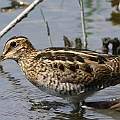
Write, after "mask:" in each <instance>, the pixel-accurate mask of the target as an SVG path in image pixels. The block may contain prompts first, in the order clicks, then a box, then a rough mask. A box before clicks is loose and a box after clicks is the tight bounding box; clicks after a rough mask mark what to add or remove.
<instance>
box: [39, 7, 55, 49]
mask: <svg viewBox="0 0 120 120" xmlns="http://www.w3.org/2000/svg"><path fill="white" fill-rule="evenodd" d="M40 12H41V14H42V17H43V20H44V23H45V26H46V28H47V34H48V40H49V41H50V46H51V47H52V46H53V45H52V40H51V37H50V29H49V26H48V22H47V21H46V19H45V17H44V14H43V11H42V9H41V8H40Z"/></svg>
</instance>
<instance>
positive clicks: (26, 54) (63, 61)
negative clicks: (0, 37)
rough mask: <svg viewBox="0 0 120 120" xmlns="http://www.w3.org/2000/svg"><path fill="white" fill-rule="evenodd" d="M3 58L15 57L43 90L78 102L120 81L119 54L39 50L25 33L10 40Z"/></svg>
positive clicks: (61, 49) (30, 77) (29, 77)
mask: <svg viewBox="0 0 120 120" xmlns="http://www.w3.org/2000/svg"><path fill="white" fill-rule="evenodd" d="M0 59H1V61H3V60H5V59H13V60H15V61H16V62H17V63H18V65H19V66H20V68H21V69H22V72H23V73H24V75H25V76H26V78H27V79H28V80H29V81H30V82H31V83H32V84H34V85H35V86H37V87H38V88H40V89H41V90H42V91H45V92H47V93H49V94H52V95H55V96H60V97H63V98H68V99H73V100H75V101H78V100H84V99H85V98H86V97H87V96H89V95H91V94H92V93H94V92H96V91H98V90H100V89H103V88H106V87H108V86H111V85H116V84H119V83H120V80H119V78H120V62H119V61H120V57H117V56H112V55H107V54H101V53H98V52H94V51H90V50H77V49H73V48H46V49H43V50H37V49H35V48H34V47H33V45H32V44H31V43H30V41H29V40H28V38H26V37H23V36H17V37H16V36H15V37H13V38H11V39H9V40H8V41H7V42H6V44H5V47H4V49H3V52H2V54H1V57H0ZM76 98H77V99H76Z"/></svg>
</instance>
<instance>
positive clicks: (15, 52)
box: [0, 36, 35, 61]
mask: <svg viewBox="0 0 120 120" xmlns="http://www.w3.org/2000/svg"><path fill="white" fill-rule="evenodd" d="M34 49H35V48H34V47H33V45H32V44H31V43H30V41H29V40H28V38H26V37H24V36H15V37H12V38H10V39H9V40H8V41H7V42H6V44H5V46H4V49H3V52H2V54H0V61H3V60H6V59H13V60H15V61H17V60H18V59H19V58H20V57H22V56H23V55H25V54H27V53H29V52H31V51H32V50H34Z"/></svg>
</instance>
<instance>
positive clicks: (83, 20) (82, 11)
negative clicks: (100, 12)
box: [78, 0, 87, 48]
mask: <svg viewBox="0 0 120 120" xmlns="http://www.w3.org/2000/svg"><path fill="white" fill-rule="evenodd" d="M78 1H79V5H80V9H81V19H82V31H83V39H84V48H87V33H86V30H85V19H84V6H83V0H78Z"/></svg>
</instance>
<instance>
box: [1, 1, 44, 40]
mask: <svg viewBox="0 0 120 120" xmlns="http://www.w3.org/2000/svg"><path fill="white" fill-rule="evenodd" d="M42 1H43V0H34V2H33V3H32V4H31V5H30V6H29V7H27V8H26V9H25V10H24V11H23V12H22V13H21V14H20V15H18V16H17V17H16V18H15V19H14V20H13V21H12V22H11V23H9V25H7V26H6V27H5V28H4V29H3V30H2V31H1V32H0V38H2V36H3V35H4V34H5V33H7V32H8V31H9V30H10V29H11V28H12V27H14V26H15V25H16V24H17V23H18V22H20V21H21V20H22V19H23V18H24V17H26V16H27V14H28V13H29V12H30V11H31V10H33V9H34V7H35V6H36V5H38V4H39V3H40V2H42Z"/></svg>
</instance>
